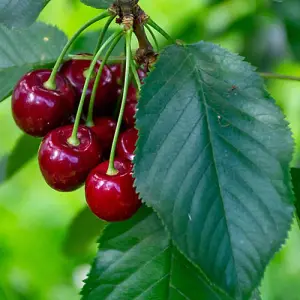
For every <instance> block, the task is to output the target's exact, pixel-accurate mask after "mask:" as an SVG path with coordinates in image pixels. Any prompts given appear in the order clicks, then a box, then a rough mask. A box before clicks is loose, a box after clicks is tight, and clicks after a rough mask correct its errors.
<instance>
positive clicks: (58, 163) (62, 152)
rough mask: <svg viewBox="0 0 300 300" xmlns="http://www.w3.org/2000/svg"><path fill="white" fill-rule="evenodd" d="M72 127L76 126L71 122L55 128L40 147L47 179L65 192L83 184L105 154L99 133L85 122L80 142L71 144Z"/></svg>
mask: <svg viewBox="0 0 300 300" xmlns="http://www.w3.org/2000/svg"><path fill="white" fill-rule="evenodd" d="M72 130H73V126H72V125H67V126H64V127H60V128H57V129H55V130H53V131H51V132H50V133H49V134H48V135H47V136H46V137H45V138H44V139H43V141H42V143H41V146H40V150H39V164H40V169H41V172H42V174H43V176H44V178H45V180H46V182H47V183H48V184H49V185H50V186H51V187H52V188H53V189H55V190H58V191H63V192H68V191H74V190H76V189H77V188H79V187H80V186H81V185H82V184H83V183H84V181H85V180H86V178H87V176H88V174H89V172H90V171H91V170H92V169H93V168H94V167H95V166H97V164H98V163H99V162H100V161H101V155H102V149H101V147H100V145H99V143H98V140H97V137H96V135H95V134H94V133H93V132H92V131H91V130H90V129H89V128H88V127H86V126H83V125H80V126H79V129H78V139H79V141H80V144H79V146H73V145H70V144H69V143H68V139H69V137H70V136H71V133H72Z"/></svg>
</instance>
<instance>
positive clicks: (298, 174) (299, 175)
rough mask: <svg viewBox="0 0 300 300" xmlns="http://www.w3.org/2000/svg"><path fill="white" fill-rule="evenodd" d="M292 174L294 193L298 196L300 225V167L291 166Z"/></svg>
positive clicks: (296, 202) (297, 204) (297, 209)
mask: <svg viewBox="0 0 300 300" xmlns="http://www.w3.org/2000/svg"><path fill="white" fill-rule="evenodd" d="M291 174H292V182H293V186H294V193H295V198H296V199H295V206H296V213H297V217H298V220H299V225H300V169H299V168H291Z"/></svg>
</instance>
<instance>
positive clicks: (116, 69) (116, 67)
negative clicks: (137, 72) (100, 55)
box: [109, 64, 122, 85]
mask: <svg viewBox="0 0 300 300" xmlns="http://www.w3.org/2000/svg"><path fill="white" fill-rule="evenodd" d="M109 67H110V69H111V71H112V73H113V74H114V77H115V79H116V81H117V83H118V84H119V85H121V80H122V64H112V65H110V66H109Z"/></svg>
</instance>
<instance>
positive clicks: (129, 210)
mask: <svg viewBox="0 0 300 300" xmlns="http://www.w3.org/2000/svg"><path fill="white" fill-rule="evenodd" d="M108 164H109V162H108V161H105V162H103V163H101V164H100V165H99V166H98V167H96V168H95V169H94V170H92V172H91V173H90V174H89V177H88V179H87V180H86V184H85V196H86V201H87V204H88V205H89V207H90V209H91V211H92V212H93V213H94V214H95V215H96V216H98V217H99V218H100V219H103V220H105V221H108V222H117V221H124V220H127V219H129V218H131V217H132V216H133V215H134V213H135V212H136V211H137V210H138V209H139V207H140V206H141V201H140V200H139V197H138V195H137V193H136V191H135V189H134V187H133V178H132V165H131V163H130V162H129V161H127V160H124V159H120V158H117V159H116V160H115V163H114V164H115V168H116V169H117V170H118V171H119V173H118V174H117V175H113V176H109V175H107V174H106V172H107V168H108Z"/></svg>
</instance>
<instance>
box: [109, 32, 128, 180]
mask: <svg viewBox="0 0 300 300" xmlns="http://www.w3.org/2000/svg"><path fill="white" fill-rule="evenodd" d="M132 31H133V30H132V29H129V30H128V31H127V32H126V66H125V79H124V90H123V97H122V103H121V108H120V113H119V117H118V122H117V128H116V131H115V135H114V139H113V143H112V146H111V152H110V157H109V165H108V169H107V172H106V174H107V175H109V176H113V175H116V174H118V171H117V170H116V169H115V165H114V162H115V155H116V147H117V142H118V138H119V134H120V129H121V124H122V121H123V114H124V110H125V104H126V99H127V94H128V87H129V83H130V78H129V77H130V76H129V75H130V65H131V60H132V56H131V38H132Z"/></svg>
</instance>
